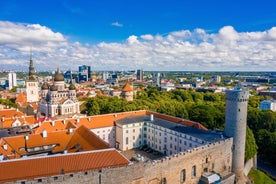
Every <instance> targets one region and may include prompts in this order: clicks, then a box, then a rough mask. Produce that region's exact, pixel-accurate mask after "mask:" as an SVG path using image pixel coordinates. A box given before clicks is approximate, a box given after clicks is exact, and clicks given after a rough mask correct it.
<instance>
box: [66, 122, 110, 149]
mask: <svg viewBox="0 0 276 184" xmlns="http://www.w3.org/2000/svg"><path fill="white" fill-rule="evenodd" d="M106 148H109V145H107V144H106V143H105V142H104V141H103V140H101V139H99V137H98V136H97V135H95V134H94V133H93V132H92V131H90V130H89V129H88V128H86V127H85V126H83V125H82V126H80V127H79V128H77V129H76V130H75V131H74V134H73V136H72V138H71V140H70V142H69V143H68V145H67V146H66V149H67V150H68V152H70V153H71V152H77V151H89V150H99V149H106Z"/></svg>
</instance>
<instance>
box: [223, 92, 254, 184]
mask: <svg viewBox="0 0 276 184" xmlns="http://www.w3.org/2000/svg"><path fill="white" fill-rule="evenodd" d="M248 99H249V92H248V91H243V90H240V89H235V90H227V91H226V116H225V130H224V133H225V135H226V136H228V137H233V160H232V170H233V172H234V173H235V174H236V181H237V183H240V182H239V181H242V180H243V179H244V174H243V169H244V152H245V139H246V120H247V103H248Z"/></svg>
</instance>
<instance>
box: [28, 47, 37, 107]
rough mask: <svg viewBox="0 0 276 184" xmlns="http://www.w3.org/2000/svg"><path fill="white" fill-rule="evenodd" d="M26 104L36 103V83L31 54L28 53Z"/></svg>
mask: <svg viewBox="0 0 276 184" xmlns="http://www.w3.org/2000/svg"><path fill="white" fill-rule="evenodd" d="M26 93H27V102H38V98H39V94H38V82H37V79H36V76H35V69H34V62H33V59H32V52H31V53H30V66H29V79H28V80H27V81H26Z"/></svg>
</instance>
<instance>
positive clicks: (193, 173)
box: [192, 165, 196, 178]
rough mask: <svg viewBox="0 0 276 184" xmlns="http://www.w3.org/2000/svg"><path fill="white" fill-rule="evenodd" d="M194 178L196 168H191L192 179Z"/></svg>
mask: <svg viewBox="0 0 276 184" xmlns="http://www.w3.org/2000/svg"><path fill="white" fill-rule="evenodd" d="M194 177H196V166H195V165H194V166H193V167H192V178H194Z"/></svg>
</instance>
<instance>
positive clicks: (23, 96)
mask: <svg viewBox="0 0 276 184" xmlns="http://www.w3.org/2000/svg"><path fill="white" fill-rule="evenodd" d="M26 101H27V96H26V94H25V93H19V95H18V96H17V98H16V100H15V102H17V103H22V102H26Z"/></svg>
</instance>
